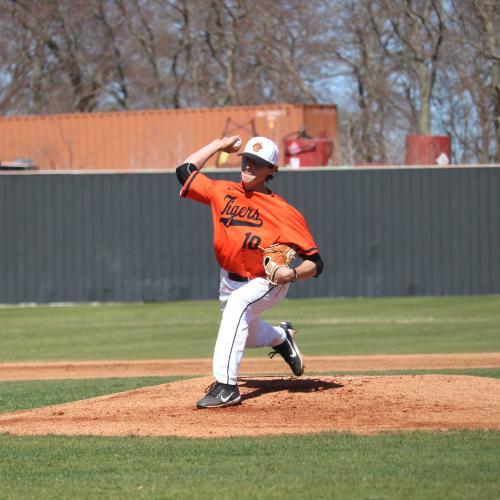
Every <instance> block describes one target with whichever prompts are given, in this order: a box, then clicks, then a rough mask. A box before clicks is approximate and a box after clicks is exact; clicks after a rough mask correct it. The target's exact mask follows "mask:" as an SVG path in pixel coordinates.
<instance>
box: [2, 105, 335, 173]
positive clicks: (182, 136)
mask: <svg viewBox="0 0 500 500" xmlns="http://www.w3.org/2000/svg"><path fill="white" fill-rule="evenodd" d="M301 128H305V130H306V132H307V133H308V134H309V135H310V136H312V137H318V138H325V139H331V140H332V141H333V144H334V148H333V152H332V159H331V163H332V164H333V165H336V164H338V149H337V147H336V145H337V131H338V128H337V107H336V106H335V105H292V104H280V105H263V106H239V107H227V108H190V109H165V110H145V111H122V112H107V113H80V114H65V115H43V116H13V117H1V118H0V161H14V160H16V159H19V158H25V159H30V160H32V161H33V162H34V163H35V164H36V166H37V167H38V168H39V169H43V170H149V169H172V168H175V167H176V166H177V165H178V164H179V163H180V162H181V161H182V160H183V159H184V158H186V156H188V155H189V154H190V153H192V152H193V151H194V150H196V149H197V148H199V147H201V146H203V145H204V144H206V143H208V142H209V141H210V140H212V139H213V138H215V137H222V136H223V135H233V134H239V135H241V137H242V139H243V142H246V141H247V140H248V139H249V138H250V137H251V136H252V135H264V136H267V137H269V138H271V139H273V140H274V141H275V142H276V143H277V144H278V146H279V147H280V150H281V155H280V163H281V165H283V164H284V161H285V154H284V138H285V137H286V136H288V135H290V134H291V133H294V132H297V131H298V130H300V129H301ZM237 161H238V159H237V157H235V155H233V156H231V157H229V158H228V157H227V155H224V154H222V155H218V156H217V157H216V158H212V159H211V161H210V163H208V164H207V165H208V166H219V167H226V166H236V165H237Z"/></svg>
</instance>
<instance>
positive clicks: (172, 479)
mask: <svg viewBox="0 0 500 500" xmlns="http://www.w3.org/2000/svg"><path fill="white" fill-rule="evenodd" d="M499 449H500V433H498V432H452V433H420V432H419V433H405V434H400V435H394V434H382V435H377V436H355V435H350V434H319V435H313V436H280V437H268V438H260V439H257V438H231V439H219V440H194V439H176V438H138V437H134V438H132V437H128V438H92V437H85V438H84V437H17V438H14V437H9V436H0V491H1V493H0V495H1V497H2V498H15V499H23V498H34V497H36V498H38V499H45V498H47V499H48V498H50V499H53V498H81V497H83V498H99V499H102V498H116V499H124V498H134V499H135V498H148V499H149V498H189V499H191V498H218V499H233V498H245V499H246V498H287V499H303V498H314V499H327V498H328V499H330V498H339V499H343V498H356V499H357V498H367V499H368V498H381V499H397V500H399V499H401V498H408V499H429V498H446V499H471V498H478V499H479V498H480V499H482V500H487V499H492V500H493V499H495V500H496V499H497V498H498V495H499V492H500V490H499V488H500V479H499V474H498V471H499V469H500V453H499Z"/></svg>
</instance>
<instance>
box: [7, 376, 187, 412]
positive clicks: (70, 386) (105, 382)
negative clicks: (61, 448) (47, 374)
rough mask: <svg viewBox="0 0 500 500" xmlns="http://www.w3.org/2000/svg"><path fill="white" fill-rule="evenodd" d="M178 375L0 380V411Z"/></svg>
mask: <svg viewBox="0 0 500 500" xmlns="http://www.w3.org/2000/svg"><path fill="white" fill-rule="evenodd" d="M181 378H182V377H137V378H135V377H134V378H132V377H130V378H100V379H97V378H96V379H78V380H27V381H24V380H23V381H7V382H5V381H3V382H0V413H2V412H10V411H16V410H24V409H31V408H39V407H41V406H48V405H55V404H60V403H67V402H70V401H78V400H80V399H88V398H94V397H97V396H103V395H105V394H114V393H116V392H122V391H131V390H133V389H138V388H140V387H147V386H151V385H158V384H165V383H167V382H171V381H174V380H179V379H181Z"/></svg>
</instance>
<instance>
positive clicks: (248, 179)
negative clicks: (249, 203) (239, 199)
mask: <svg viewBox="0 0 500 500" xmlns="http://www.w3.org/2000/svg"><path fill="white" fill-rule="evenodd" d="M273 171H274V169H273V168H272V167H266V166H265V165H260V164H258V163H255V162H254V161H252V160H251V159H249V158H243V159H242V163H241V182H243V184H244V186H245V188H247V189H256V188H258V187H261V186H263V185H264V183H265V182H266V179H267V176H268V175H271V174H272V173H273Z"/></svg>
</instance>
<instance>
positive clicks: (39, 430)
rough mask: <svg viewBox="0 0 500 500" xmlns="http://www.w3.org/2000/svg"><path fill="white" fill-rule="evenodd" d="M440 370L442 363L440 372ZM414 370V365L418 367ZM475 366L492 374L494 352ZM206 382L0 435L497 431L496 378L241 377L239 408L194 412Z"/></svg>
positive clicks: (21, 415)
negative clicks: (489, 370) (488, 370)
mask: <svg viewBox="0 0 500 500" xmlns="http://www.w3.org/2000/svg"><path fill="white" fill-rule="evenodd" d="M388 358H390V359H392V358H393V357H390V356H389V357H388ZM386 359H387V358H386ZM431 359H432V363H431V365H432V367H433V368H437V367H438V366H442V365H439V363H437V358H436V357H431ZM421 361H423V360H421ZM449 362H450V359H449V358H446V355H445V362H444V364H445V365H446V364H448V365H449ZM401 363H402V362H401V361H400V362H399V365H398V366H400V365H401ZM412 363H414V360H413V361H412ZM478 363H479V361H478V360H476V363H475V364H476V366H477V364H478ZM385 364H387V361H386V362H385ZM423 364H425V363H420V365H419V367H420V368H424V367H425V366H422V365H423ZM437 365H438V366H437ZM466 366H467V365H466ZM469 366H470V365H469ZM482 366H483V367H485V366H490V367H498V354H497V355H496V357H495V355H493V357H490V358H489V359H488V360H485V362H484V363H483V365H482ZM447 367H449V366H447ZM455 367H456V366H455ZM413 368H415V366H413ZM330 369H331V368H330ZM365 369H367V368H365ZM372 369H373V368H372ZM385 369H387V368H385ZM261 373H262V372H261ZM164 375H165V373H164ZM87 376H88V372H87ZM211 382H212V378H211V377H201V378H194V379H190V380H183V381H178V382H172V383H167V384H160V385H156V386H151V387H145V388H142V389H137V390H133V391H126V392H121V393H117V394H112V395H107V396H101V397H98V398H92V399H87V400H83V401H75V402H72V403H66V404H61V405H55V406H49V407H44V408H38V409H34V410H27V411H18V412H14V413H10V414H3V415H0V432H1V433H9V434H15V435H46V434H60V435H101V436H125V435H142V436H184V437H204V438H211V437H224V436H255V435H272V434H293V433H301V434H305V433H316V432H324V431H334V432H354V433H360V434H372V433H379V432H392V431H402V430H443V431H444V430H455V429H469V430H472V429H482V430H500V380H499V379H494V378H486V377H472V376H456V375H397V376H366V375H357V376H333V377H332V376H317V377H312V376H306V377H301V378H300V379H297V378H292V377H283V376H277V375H276V376H260V375H246V376H243V377H241V378H240V380H239V386H240V391H241V394H242V403H241V404H240V405H237V406H233V407H228V408H221V409H213V410H197V409H196V407H195V404H196V400H197V399H198V398H200V397H201V396H202V395H203V393H204V390H205V388H206V387H207V386H208V385H210V383H211Z"/></svg>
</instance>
